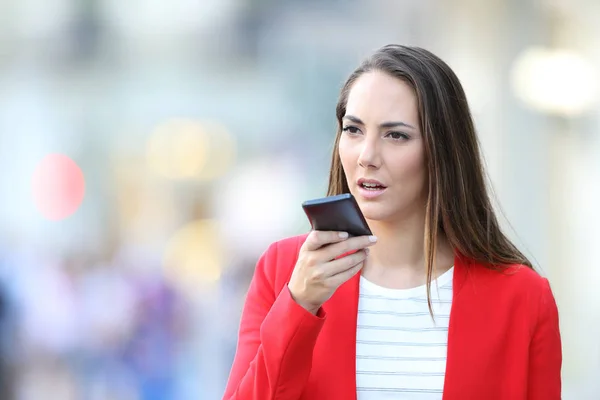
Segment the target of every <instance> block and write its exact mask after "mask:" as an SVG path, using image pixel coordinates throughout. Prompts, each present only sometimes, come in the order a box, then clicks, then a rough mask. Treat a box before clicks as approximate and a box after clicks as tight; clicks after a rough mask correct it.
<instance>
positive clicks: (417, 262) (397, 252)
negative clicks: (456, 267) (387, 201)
mask: <svg viewBox="0 0 600 400" xmlns="http://www.w3.org/2000/svg"><path fill="white" fill-rule="evenodd" d="M368 223H369V226H370V227H371V230H372V231H373V234H374V235H375V236H377V238H378V239H377V244H376V245H375V246H373V247H372V248H371V249H370V253H369V262H368V263H367V267H368V268H369V269H372V270H377V271H384V270H398V269H401V270H404V271H405V272H406V273H408V274H411V275H423V276H424V275H425V264H426V260H425V247H424V246H425V215H424V213H423V214H420V215H419V214H413V215H410V216H407V217H406V218H403V219H400V220H397V221H394V222H388V221H373V220H369V221H368ZM453 262H454V254H453V251H452V248H451V246H450V244H449V243H448V241H447V240H446V237H445V236H444V235H443V234H438V236H437V245H436V255H435V259H434V268H435V269H436V271H437V272H438V273H440V272H445V271H446V270H447V269H448V268H450V267H451V266H452V264H453ZM436 275H437V274H436Z"/></svg>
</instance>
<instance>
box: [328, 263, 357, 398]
mask: <svg viewBox="0 0 600 400" xmlns="http://www.w3.org/2000/svg"><path fill="white" fill-rule="evenodd" d="M359 282H360V273H358V274H356V275H355V276H354V277H352V278H351V279H349V280H348V281H347V282H346V283H344V284H343V285H342V286H340V287H339V288H338V290H336V292H335V293H334V295H333V296H332V297H331V299H329V301H328V302H327V303H326V304H325V305H323V309H324V310H325V312H326V313H327V322H326V324H325V326H324V327H323V329H326V330H328V331H329V332H327V334H326V335H324V336H325V337H327V338H330V339H331V340H330V341H328V342H329V343H328V344H327V345H328V349H327V353H328V358H330V360H332V362H331V363H330V364H329V365H330V367H332V368H335V370H334V371H329V372H330V374H328V375H329V376H331V377H332V378H334V380H333V382H330V384H331V385H335V386H336V397H335V398H336V399H344V400H354V399H356V323H357V317H358V288H359Z"/></svg>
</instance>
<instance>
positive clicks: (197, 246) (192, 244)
mask: <svg viewBox="0 0 600 400" xmlns="http://www.w3.org/2000/svg"><path fill="white" fill-rule="evenodd" d="M218 228H219V225H218V223H217V221H215V220H210V219H206V220H197V221H193V222H190V223H188V224H186V225H185V226H183V227H182V228H180V229H179V230H178V231H177V232H176V233H175V234H174V235H173V237H172V238H171V239H170V240H169V242H168V243H167V246H166V248H165V252H164V266H165V275H166V277H167V279H169V280H170V281H171V282H172V283H173V284H174V285H175V286H176V287H178V288H179V289H180V290H181V291H182V292H183V293H188V294H189V295H192V296H193V295H194V293H198V290H199V288H201V287H203V286H207V285H208V286H210V285H211V284H213V283H215V282H217V281H218V280H219V279H220V277H221V270H222V267H223V257H222V252H221V247H222V246H221V243H220V240H219V234H218V233H219V229H218Z"/></svg>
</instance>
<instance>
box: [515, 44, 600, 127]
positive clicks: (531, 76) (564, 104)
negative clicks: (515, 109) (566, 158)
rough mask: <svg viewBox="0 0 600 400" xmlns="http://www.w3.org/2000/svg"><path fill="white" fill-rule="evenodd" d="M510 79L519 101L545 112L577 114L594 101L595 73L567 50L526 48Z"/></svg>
mask: <svg viewBox="0 0 600 400" xmlns="http://www.w3.org/2000/svg"><path fill="white" fill-rule="evenodd" d="M511 79H512V89H513V91H514V93H515V95H516V97H517V98H518V99H519V100H521V101H522V102H523V103H525V104H526V105H527V106H528V107H531V108H533V109H535V110H538V111H542V112H546V113H551V114H558V115H564V116H573V115H577V114H580V113H582V112H584V111H587V110H588V109H589V108H590V107H591V106H592V104H593V103H594V101H595V100H596V94H597V93H596V92H597V79H598V77H597V75H596V71H595V69H594V67H593V66H592V65H591V64H590V63H589V61H588V60H587V59H585V58H584V57H583V56H581V55H580V54H578V53H576V52H574V51H571V50H565V49H546V48H542V47H532V48H529V49H527V50H526V51H524V52H523V53H522V54H521V55H520V56H519V57H518V58H517V60H516V61H515V63H514V65H513V69H512V76H511Z"/></svg>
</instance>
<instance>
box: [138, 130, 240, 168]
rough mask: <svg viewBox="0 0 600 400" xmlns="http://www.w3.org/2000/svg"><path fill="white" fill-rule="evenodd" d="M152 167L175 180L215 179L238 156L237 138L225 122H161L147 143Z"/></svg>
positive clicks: (148, 156)
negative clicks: (221, 123)
mask: <svg viewBox="0 0 600 400" xmlns="http://www.w3.org/2000/svg"><path fill="white" fill-rule="evenodd" d="M147 159H148V164H149V167H150V169H151V170H152V171H153V172H154V173H156V174H157V175H159V176H162V177H164V178H167V179H173V180H190V179H194V180H213V179H215V178H218V177H219V176H221V175H222V174H224V173H226V172H227V171H228V169H229V168H230V165H231V164H232V163H233V161H234V159H235V140H234V138H232V137H231V135H230V134H229V132H228V131H227V130H226V129H225V128H224V127H223V126H221V125H219V124H216V123H211V122H201V121H195V120H191V119H172V120H169V121H167V122H165V123H163V124H160V125H159V126H158V127H157V128H156V129H155V131H154V132H153V133H152V136H151V137H150V139H149V141H148V146H147Z"/></svg>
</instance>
